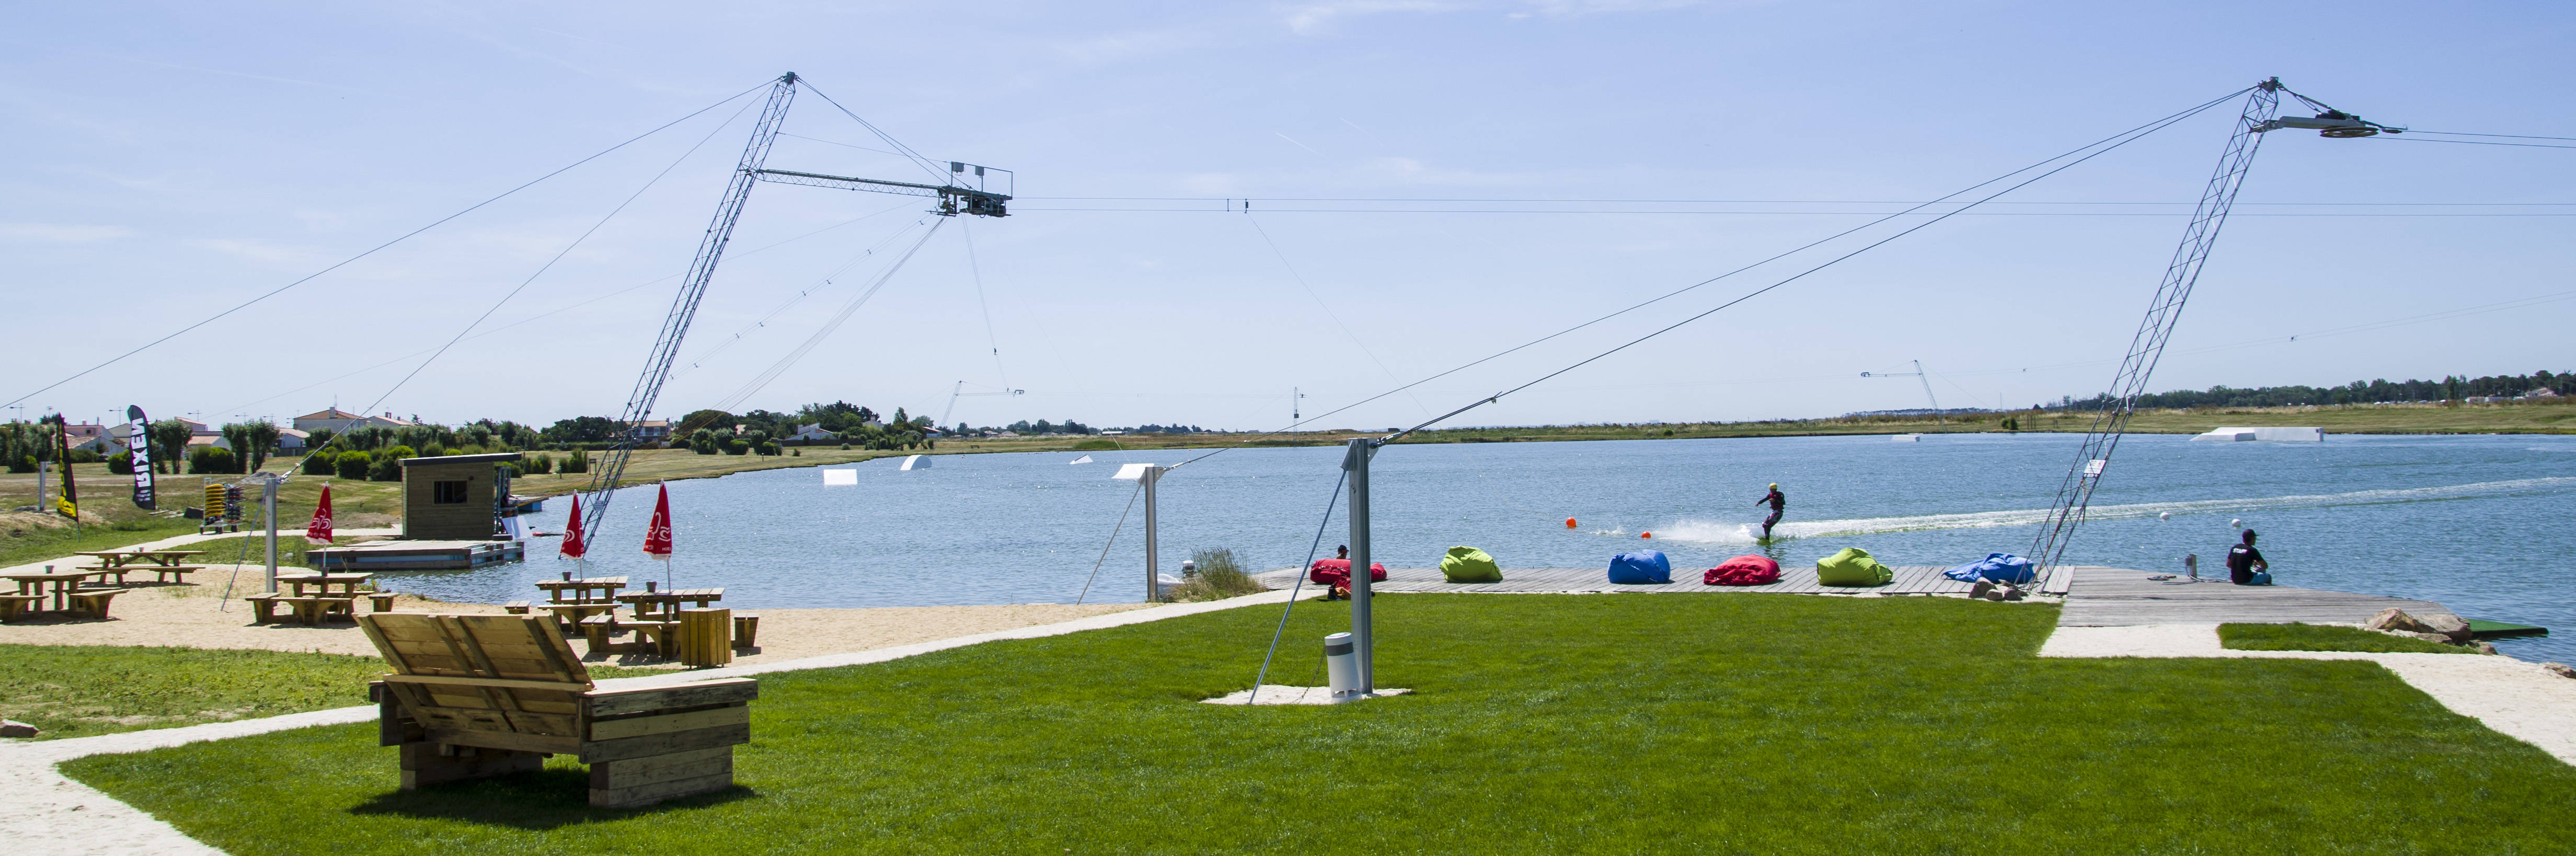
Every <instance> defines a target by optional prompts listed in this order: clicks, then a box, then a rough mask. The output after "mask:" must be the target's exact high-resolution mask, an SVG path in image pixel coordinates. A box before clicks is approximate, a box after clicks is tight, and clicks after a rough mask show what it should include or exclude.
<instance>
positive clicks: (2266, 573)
mask: <svg viewBox="0 0 2576 856" xmlns="http://www.w3.org/2000/svg"><path fill="white" fill-rule="evenodd" d="M2227 579H2228V581H2229V582H2233V583H2235V584H2237V585H2240V586H2268V585H2271V584H2272V563H2270V562H2266V561H2263V551H2261V550H2257V549H2254V530H2252V529H2247V530H2245V541H2244V543H2241V544H2238V545H2236V546H2233V547H2229V548H2227Z"/></svg>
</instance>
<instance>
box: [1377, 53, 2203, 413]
mask: <svg viewBox="0 0 2576 856" xmlns="http://www.w3.org/2000/svg"><path fill="white" fill-rule="evenodd" d="M2244 91H2245V90H2242V89H2240V90H2237V91H2236V92H2233V93H2229V94H2228V95H2227V97H2226V98H2220V99H2217V100H2214V101H2211V102H2209V103H2207V104H2202V105H2201V106H2199V107H2195V108H2192V109H2191V110H2190V111H2188V112H2185V113H2183V114H2181V115H2178V116H2174V117H2172V118H2171V119H2168V120H2164V121H2162V122H2160V123H2151V124H2154V127H2151V128H2147V129H2146V130H2144V131H2140V132H2138V133H2136V134H2134V135H2132V136H2130V137H2129V138H2128V139H2125V140H2121V141H2119V142H2116V143H2112V144H2110V145H2108V146H2104V147H2102V148H2101V149H2100V150H2097V151H2095V152H2093V153H2092V154H2088V155H2085V156H2083V157H2080V158H2076V159H2074V160H2071V161H2068V162H2066V163H2065V164H2064V165H2061V166H2059V167H2057V168H2055V169H2051V170H2049V171H2047V172H2043V173H2040V174H2038V175H2034V176H2031V177H2030V178H2028V179H2025V180H2023V181H2022V182H2021V183H2020V184H2015V185H2013V186H2011V187H2007V188H2004V189H2002V190H1998V191H1995V192H1994V193H1993V194H1992V195H1989V196H1987V197H1986V199H1993V198H1995V197H1996V196H2002V195H2004V194H2006V193H2011V192H2013V191H2015V190H2020V189H2022V188H2024V187H2027V186H2029V185H2030V184H2031V183H2032V182H2036V181H2039V180H2040V179H2044V178H2047V177H2049V176H2052V175H2056V174H2058V173H2061V172H2065V171H2066V170H2068V169H2071V168H2073V167H2074V166H2075V165H2077V164H2080V163H2083V162H2085V161H2089V160H2092V159H2094V158H2097V157H2101V156H2102V155H2105V154H2108V153H2110V152H2112V151H2114V150H2116V149H2118V148H2120V147H2121V146H2125V145H2128V144H2130V143H2133V142H2137V141H2138V140H2141V139H2145V138H2146V137H2147V135H2149V134H2153V133H2155V132H2157V131H2161V130H2164V129H2165V128H2169V127H2172V126H2173V125H2174V124H2175V123H2177V122H2181V121H2182V120H2184V119H2188V118H2191V117H2192V116H2194V115H2196V114H2198V113H2200V112H2201V111H2203V110H2207V109H2209V108H2211V107H2214V106H2217V105H2218V104H2219V103H2220V102H2224V101H2227V100H2229V99H2232V98H2235V97H2236V96H2237V95H2239V94H2242V93H2243V92H2244ZM1986 199H1980V200H1978V201H1977V202H1976V203H1971V204H1970V207H1975V205H1977V204H1982V203H1983V202H1985V201H1986ZM1961 210H1966V209H1961ZM1958 213H1959V212H1957V211H1953V212H1950V213H1948V214H1943V215H1940V216H1938V217H1934V218H1932V219H1930V220H1926V221H1923V222H1921V223H1917V224H1915V225H1913V226H1910V227H1907V228H1906V229H1905V231H1902V232H1898V233H1896V234H1893V235H1889V236H1887V237H1884V238H1880V239H1878V240H1876V241H1873V242H1871V243H1869V244H1867V245H1865V246H1862V247H1861V248H1860V249H1856V250H1853V251H1851V252H1848V253H1844V254H1842V255H1839V256H1835V257H1834V258H1833V259H1831V260H1828V261H1826V262H1825V263H1824V264H1820V265H1817V266H1815V267H1811V268H1808V269H1806V270H1803V271H1800V272H1798V273H1797V274H1795V275H1792V276H1790V277H1789V278H1787V279H1783V280H1780V281H1779V282H1775V283H1772V284H1770V285H1766V286H1763V287H1761V288H1757V289H1754V290H1753V291H1751V292H1748V293H1746V294H1745V295H1744V296H1742V297H1738V298H1736V299H1734V300H1729V301H1727V302H1725V303H1721V304H1718V305H1717V306H1716V307H1714V308H1711V309H1709V310H1708V311H1706V312H1702V313H1699V314H1697V315H1693V316H1690V317H1688V318H1684V319H1682V320H1680V321H1676V322H1673V323H1672V324H1671V325H1670V326H1666V327H1664V328H1662V329H1660V330H1656V331H1654V332H1652V333H1648V334H1646V335H1643V336H1639V337H1637V338H1635V339H1631V340H1628V342H1626V343H1625V344H1621V345H1620V346H1618V347H1615V348H1611V349H1610V350H1607V351H1602V352H1601V353H1598V354H1594V355H1592V356H1590V357H1585V358H1584V359H1583V360H1582V361H1580V362H1577V363H1575V364H1573V365H1570V366H1566V367H1565V368H1561V369H1557V370H1556V371H1552V372H1548V373H1547V374H1544V375H1540V376H1539V377H1538V378H1537V379H1535V380H1532V381H1530V382H1528V383H1524V384H1521V385H1519V386H1515V387H1512V388H1510V389H1507V390H1504V391H1502V392H1497V393H1494V394H1493V395H1490V396H1486V397H1484V398H1482V399H1478V400H1476V401H1473V402H1470V403H1468V404H1467V405H1466V406H1464V407H1460V408H1458V409H1456V410H1452V411H1449V412H1448V413H1447V414H1444V415H1442V416H1440V417H1438V418H1435V419H1432V420H1430V421H1428V422H1424V423H1422V424H1420V425H1416V426H1413V427H1411V428H1407V429H1405V430H1402V431H1398V432H1395V433H1394V434H1390V435H1388V436H1387V437H1385V438H1383V439H1382V440H1381V441H1380V442H1385V441H1387V440H1393V439H1395V438H1398V437H1402V436H1404V435H1406V434H1411V433H1413V432H1415V431H1420V430H1422V429H1424V428H1427V427H1430V426H1432V425H1435V424H1438V423H1439V422H1441V421H1442V420H1445V419H1448V418H1449V417H1451V416H1456V415H1458V414H1461V413H1465V412H1467V411H1469V410H1474V409H1476V408H1478V407H1482V406H1485V405H1487V404H1492V403H1494V402H1497V401H1501V400H1502V398H1503V396H1506V395H1511V394H1514V393H1517V392H1520V391H1521V390H1524V389H1528V388H1530V387H1533V386H1537V385H1538V384H1540V383H1544V382H1546V381H1547V380H1548V379H1549V378H1553V377H1556V376H1557V375H1561V374H1564V373H1566V372H1570V371H1573V370H1575V369H1579V368H1582V367H1584V366H1586V365H1590V364H1591V363H1592V362H1593V361H1595V360H1599V359H1602V358H1604V357H1608V356H1610V355H1611V354H1616V353H1618V352H1620V351H1624V350H1627V349H1629V348H1631V347H1635V346H1636V345H1637V344H1639V343H1642V342H1644V341H1646V340H1648V339H1652V338H1655V337H1657V336H1661V335H1663V334H1665V333H1669V332H1672V331H1674V330H1677V329H1680V328H1681V327H1682V326H1683V325H1685V324H1689V323H1691V322H1693V321H1697V320H1699V319H1702V318H1706V317H1708V316H1711V315H1715V314H1717V313H1718V312H1720V311H1723V310H1725V309H1726V308H1728V307H1731V306H1734V305H1736V304H1738V303H1743V302H1744V301H1747V300H1751V299H1753V298H1755V297H1757V296H1760V295H1761V294H1763V293H1764V292H1767V291H1770V290H1772V289H1775V288H1779V287H1781V286H1784V285H1788V284H1789V283H1792V282H1796V281H1798V280H1800V279H1803V278H1805V277H1806V276H1807V275H1808V274H1812V273H1815V272H1817V271H1820V270H1824V269H1826V268H1829V267H1833V266H1834V265H1837V264H1841V263H1842V262H1843V261H1844V260H1845V259H1849V258H1851V257H1853V256H1857V255H1860V254H1862V253H1866V252H1869V251H1870V250H1874V249H1877V248H1879V247H1880V246H1883V245H1885V244H1886V243H1887V242H1889V241H1893V240H1896V239H1898V238H1902V237H1905V236H1907V235H1911V234H1914V233H1915V232H1917V231H1921V230H1922V229H1923V228H1924V227H1926V226H1930V225H1932V224H1934V223H1939V222H1941V221H1943V220H1947V219H1950V218H1951V217H1952V216H1955V215H1956V214H1958Z"/></svg>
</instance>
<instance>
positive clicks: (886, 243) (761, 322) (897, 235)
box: [671, 202, 922, 380]
mask: <svg viewBox="0 0 2576 856" xmlns="http://www.w3.org/2000/svg"><path fill="white" fill-rule="evenodd" d="M909 204H911V203H908V202H907V203H897V204H896V205H895V206H894V208H901V207H904V206H905V205H909ZM894 208H888V209H886V210H887V211H892V210H894ZM878 213H884V212H878ZM920 225H922V224H921V223H920V222H919V221H915V222H914V223H912V224H911V225H909V226H905V227H903V228H901V229H897V230H895V231H894V233H893V234H889V235H887V236H885V237H884V238H882V239H879V240H878V241H877V242H876V243H874V244H871V245H868V246H867V247H864V248H861V249H860V250H859V252H858V254H857V255H854V256H851V257H850V259H849V260H848V261H845V262H842V263H841V265H840V266H839V267H836V268H833V269H832V270H831V272H829V273H826V274H824V275H823V276H822V277H821V278H820V281H819V282H818V283H817V284H815V285H812V286H808V287H806V288H805V289H803V290H801V291H798V292H796V295H795V296H793V297H789V298H787V300H786V301H784V302H782V303H780V304H778V306H777V307H775V308H772V309H770V310H769V312H768V314H765V315H762V316H760V317H759V318H755V319H752V322H751V323H749V324H745V325H743V327H742V329H740V330H735V331H734V333H733V335H731V336H728V337H726V338H725V339H724V341H721V342H718V343H716V344H715V346H714V347H711V348H708V349H706V350H705V351H701V352H699V353H698V355H697V356H694V357H690V358H689V359H688V365H686V366H682V367H680V368H677V369H674V370H673V371H672V372H671V379H672V380H679V379H680V378H684V377H688V376H689V373H690V372H692V371H696V370H697V369H698V368H699V367H700V366H701V365H703V364H704V363H705V362H706V361H707V360H711V359H714V358H715V356H716V355H717V354H721V353H724V352H725V351H726V350H727V349H730V348H732V347H733V346H734V345H736V344H739V343H741V342H742V341H743V337H745V336H748V335H750V334H751V332H752V331H754V330H758V329H760V328H763V327H767V326H769V322H770V321H771V320H773V319H776V318H777V317H778V316H780V315H782V314H785V313H786V312H787V310H789V309H792V308H795V306H796V304H798V303H802V302H804V300H805V298H807V297H811V296H813V294H814V292H816V291H819V290H821V289H823V288H827V287H829V286H831V285H832V281H833V280H834V279H838V278H839V277H840V276H841V275H842V274H845V273H848V272H849V271H850V269H851V268H854V267H858V266H859V263H861V262H864V261H867V260H868V258H869V257H871V256H874V255H876V254H877V251H879V250H883V249H885V248H887V247H890V246H893V245H894V244H895V242H896V241H899V240H901V239H902V238H903V236H904V235H906V234H908V233H910V232H911V231H912V230H913V228H914V227H917V226H920Z"/></svg>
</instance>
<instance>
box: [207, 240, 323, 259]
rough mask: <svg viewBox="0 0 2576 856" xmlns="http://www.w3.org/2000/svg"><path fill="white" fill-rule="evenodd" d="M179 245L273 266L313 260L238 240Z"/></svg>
mask: <svg viewBox="0 0 2576 856" xmlns="http://www.w3.org/2000/svg"><path fill="white" fill-rule="evenodd" d="M179 243H181V244H184V245H187V246H191V247H196V248H198V249H201V250H213V251H215V252H218V253H223V254H224V255H228V256H237V257H240V258H245V259H250V260H252V261H258V262H270V263H275V264H288V263H298V264H310V263H312V262H313V258H314V257H313V256H312V255H311V254H309V253H305V252H302V251H299V250H290V249H287V248H284V247H279V246H276V245H273V244H270V243H268V242H265V241H251V240H243V239H239V238H190V239H188V240H185V241H181V242H179Z"/></svg>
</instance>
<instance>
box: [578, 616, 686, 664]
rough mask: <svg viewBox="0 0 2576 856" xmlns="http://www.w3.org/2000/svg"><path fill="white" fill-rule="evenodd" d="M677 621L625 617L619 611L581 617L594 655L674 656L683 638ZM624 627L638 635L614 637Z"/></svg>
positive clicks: (585, 637) (583, 630)
mask: <svg viewBox="0 0 2576 856" xmlns="http://www.w3.org/2000/svg"><path fill="white" fill-rule="evenodd" d="M679 626H680V623H679V622H677V621H645V620H637V619H633V618H621V617H618V615H617V614H616V613H613V612H610V613H601V614H598V615H593V616H591V617H589V618H584V619H582V620H581V633H582V638H583V640H584V643H585V644H586V645H587V646H588V647H589V650H590V653H593V654H655V655H658V656H661V657H663V658H666V659H667V658H669V657H671V656H672V655H673V654H674V653H675V652H676V651H677V646H678V643H679V639H678V638H677V637H676V636H675V635H674V632H675V631H676V630H677V628H678V627H679ZM620 630H631V631H634V633H635V637H634V638H633V639H630V640H628V641H625V642H616V641H612V640H610V638H609V637H610V636H613V635H615V634H616V633H617V631H620Z"/></svg>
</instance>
